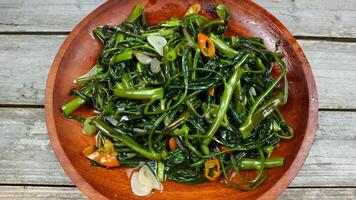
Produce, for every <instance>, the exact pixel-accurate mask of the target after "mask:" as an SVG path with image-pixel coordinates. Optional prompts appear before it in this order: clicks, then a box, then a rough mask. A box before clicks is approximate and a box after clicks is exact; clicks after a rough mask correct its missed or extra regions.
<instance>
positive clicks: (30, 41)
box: [0, 35, 356, 109]
mask: <svg viewBox="0 0 356 200" xmlns="http://www.w3.org/2000/svg"><path fill="white" fill-rule="evenodd" d="M64 38H65V36H53V35H45V36H33V35H0V63H1V69H2V73H0V104H30V105H33V104H35V105H43V97H44V89H45V83H46V78H47V74H48V71H49V68H50V65H51V62H52V60H53V58H54V56H55V54H56V52H57V50H58V48H59V46H60V44H61V43H62V41H63V40H64ZM34 41H36V42H34ZM299 42H300V44H301V46H302V48H303V49H304V51H305V53H306V56H307V57H308V59H309V61H310V64H311V66H312V69H313V72H314V76H315V78H316V82H317V88H318V92H319V102H320V103H319V105H320V108H345V109H355V108H356V102H355V101H353V100H354V97H355V96H356V86H355V84H354V83H355V82H356V68H355V65H354V61H355V59H356V43H343V42H329V41H309V40H300V41H299ZM331 86H332V87H331Z"/></svg>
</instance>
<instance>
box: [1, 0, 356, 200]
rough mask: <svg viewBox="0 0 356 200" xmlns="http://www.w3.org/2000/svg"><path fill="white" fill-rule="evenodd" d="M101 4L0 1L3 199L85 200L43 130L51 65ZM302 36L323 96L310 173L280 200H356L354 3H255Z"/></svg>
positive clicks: (54, 0) (260, 0)
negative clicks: (73, 32)
mask: <svg viewBox="0 0 356 200" xmlns="http://www.w3.org/2000/svg"><path fill="white" fill-rule="evenodd" d="M103 2H104V1H103V0H60V1H58V0H26V1H25V0H0V69H1V71H0V138H1V139H0V199H51V200H55V199H86V197H85V196H84V195H83V194H82V193H81V192H80V191H79V190H78V189H77V188H76V187H75V186H74V185H73V183H72V182H71V181H70V179H69V178H68V177H67V175H66V174H65V173H64V172H63V170H62V168H61V167H60V165H59V163H58V161H57V159H56V158H55V156H54V154H53V151H52V148H51V145H50V142H49V140H48V136H47V133H46V128H45V120H44V109H43V97H44V90H45V83H46V78H47V74H48V71H49V68H50V66H51V62H52V60H53V58H54V56H55V53H56V52H57V50H58V48H59V46H60V44H61V43H62V42H63V40H64V39H65V37H66V36H67V34H68V33H69V32H70V31H71V30H72V29H73V27H74V26H75V25H76V24H77V23H78V22H79V21H80V20H81V19H82V18H83V17H84V16H86V15H87V14H88V13H89V12H90V11H92V10H93V9H95V8H96V7H97V6H99V5H100V4H102V3H103ZM256 2H257V3H259V4H260V5H262V6H263V7H265V8H266V9H268V10H269V11H270V12H272V13H273V14H274V15H275V16H277V17H278V18H279V19H280V20H281V21H282V22H283V23H284V24H285V25H286V26H287V28H288V29H289V30H290V31H291V32H292V33H293V34H294V35H295V36H296V38H297V39H298V42H299V43H300V45H301V46H302V48H303V50H304V51H305V53H306V56H307V57H308V59H309V62H310V64H311V66H312V69H313V72H314V76H315V78H316V83H317V88H318V93H319V111H320V112H319V125H318V131H317V135H316V139H315V141H314V145H313V147H312V150H311V152H310V154H309V157H308V159H307V161H306V162H305V164H304V167H303V168H302V170H301V171H300V172H299V175H298V176H297V177H296V178H295V180H294V181H293V183H292V184H291V185H290V187H289V188H288V189H287V190H286V191H285V192H284V193H283V194H282V196H281V197H280V199H298V200H299V199H315V198H319V199H356V86H355V84H356V64H355V63H356V62H355V61H356V1H355V0H338V1H336V0H256Z"/></svg>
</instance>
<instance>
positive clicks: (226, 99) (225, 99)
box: [201, 54, 249, 155]
mask: <svg viewBox="0 0 356 200" xmlns="http://www.w3.org/2000/svg"><path fill="white" fill-rule="evenodd" d="M248 57H249V54H246V55H245V56H243V57H242V58H241V60H240V61H239V62H238V63H237V64H236V65H235V69H234V73H233V74H232V76H231V77H230V80H229V82H228V83H227V84H226V85H225V89H224V93H223V96H222V98H221V100H220V106H219V110H218V113H217V115H216V117H215V119H214V122H213V124H212V125H211V126H210V128H209V131H208V132H207V134H206V135H207V136H208V137H209V138H206V139H204V140H203V144H202V146H201V147H202V150H203V152H204V153H205V154H206V155H209V148H208V145H209V143H210V142H211V140H212V139H211V138H213V137H214V135H215V133H216V131H217V130H218V128H219V127H220V126H221V123H222V121H223V119H224V116H225V114H226V111H227V109H228V107H229V105H230V102H231V98H232V95H233V93H234V90H235V88H236V85H237V83H238V82H239V80H240V77H241V75H242V71H243V70H242V68H241V65H242V64H243V63H244V62H245V61H246V59H247V58H248Z"/></svg>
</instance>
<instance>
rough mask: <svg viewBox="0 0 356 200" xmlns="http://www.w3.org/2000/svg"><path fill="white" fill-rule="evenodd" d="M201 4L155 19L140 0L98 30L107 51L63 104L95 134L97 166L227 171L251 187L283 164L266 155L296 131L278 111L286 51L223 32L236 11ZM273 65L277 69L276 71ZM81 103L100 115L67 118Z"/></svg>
mask: <svg viewBox="0 0 356 200" xmlns="http://www.w3.org/2000/svg"><path fill="white" fill-rule="evenodd" d="M199 10H200V6H199V5H193V6H192V7H190V9H189V10H188V11H187V13H186V15H185V16H184V17H183V19H181V20H180V19H176V18H172V19H171V20H169V21H163V22H161V23H159V24H156V25H153V26H149V25H148V24H147V23H146V20H145V16H144V12H143V8H142V6H141V5H137V6H136V7H135V9H134V10H133V12H132V14H131V15H130V17H129V18H128V19H127V20H126V21H125V22H123V23H121V24H120V25H105V26H103V27H98V28H96V29H95V30H94V33H95V35H96V37H97V38H98V39H99V40H100V41H101V42H102V43H103V51H102V52H101V54H100V57H99V59H98V61H97V64H96V65H95V66H94V68H93V69H92V70H91V71H90V72H89V73H88V74H86V75H84V76H82V77H80V78H78V79H77V80H75V82H76V83H77V84H78V85H79V87H78V89H73V95H74V96H76V97H75V98H74V99H73V100H72V101H70V102H68V103H67V104H65V105H63V107H62V111H63V113H64V114H65V115H66V116H67V117H69V118H74V119H78V120H79V121H81V122H83V123H84V131H85V132H86V133H87V134H88V135H93V134H96V144H95V145H94V146H90V147H88V148H86V149H85V150H84V151H83V153H84V155H86V156H87V157H88V158H89V159H90V160H91V162H92V163H93V164H96V165H99V166H104V167H115V166H118V165H120V166H127V167H136V166H141V165H143V164H147V165H149V166H151V168H152V169H154V170H155V174H156V176H157V177H158V179H159V180H160V181H164V180H166V179H169V180H175V181H177V182H181V183H186V184H193V183H200V182H203V181H207V180H210V181H214V180H216V179H217V178H218V177H219V176H221V174H223V176H224V178H225V179H226V182H227V183H228V184H229V185H230V186H233V187H236V188H238V189H242V190H251V189H255V188H256V187H258V186H259V185H260V184H261V183H262V182H263V181H264V180H265V179H266V177H267V175H266V173H265V170H264V169H266V168H274V167H280V166H282V165H283V160H284V158H280V157H278V158H269V156H270V155H271V153H272V152H273V150H274V148H276V147H277V146H278V144H279V142H280V140H281V139H290V138H292V137H293V130H292V129H291V128H290V127H289V126H288V125H287V124H286V122H285V121H284V119H283V116H282V115H281V113H280V112H279V111H278V106H281V105H284V104H285V103H286V102H287V96H288V94H287V91H288V82H287V78H286V66H285V64H284V62H283V61H282V60H281V58H282V57H283V54H282V53H280V52H277V50H278V45H276V50H275V51H270V50H269V49H267V47H266V46H265V45H264V44H263V41H262V39H260V38H250V37H240V36H226V35H224V33H225V32H226V30H227V28H228V27H227V26H228V20H229V18H230V17H231V16H230V12H229V10H228V8H226V7H225V6H224V5H223V4H217V5H216V7H215V9H214V11H213V12H209V13H210V14H212V15H214V19H208V18H206V17H204V16H202V15H200V14H199ZM272 68H279V71H280V74H278V75H277V76H275V77H273V76H272V75H271V71H272ZM82 104H88V105H91V106H93V107H94V109H95V110H96V111H98V115H96V116H93V117H91V118H88V119H82V118H80V117H78V116H73V115H71V113H72V112H73V111H75V110H76V109H77V108H78V107H79V106H80V105H82ZM96 130H99V131H98V133H96ZM93 153H96V156H99V155H100V156H101V157H100V158H103V157H104V158H107V159H108V160H109V161H110V162H109V163H108V162H101V160H100V159H99V158H98V157H95V158H94V157H93ZM106 161H107V160H106ZM111 161H113V162H111ZM241 170H256V177H255V178H253V179H249V180H247V179H246V178H245V177H243V176H242V175H241V173H240V171H241ZM232 172H236V174H237V176H238V178H239V181H238V182H233V181H232V180H231V173H232Z"/></svg>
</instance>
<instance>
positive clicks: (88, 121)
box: [83, 116, 98, 135]
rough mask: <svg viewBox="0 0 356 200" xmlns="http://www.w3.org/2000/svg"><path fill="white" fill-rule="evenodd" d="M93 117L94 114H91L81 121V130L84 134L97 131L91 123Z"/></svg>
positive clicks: (92, 133)
mask: <svg viewBox="0 0 356 200" xmlns="http://www.w3.org/2000/svg"><path fill="white" fill-rule="evenodd" d="M95 118H96V117H95V116H92V117H88V118H87V119H85V121H84V123H83V132H84V134H85V135H95V134H96V133H97V132H98V129H97V128H96V127H95V126H94V125H92V124H91V122H92V121H93V119H95Z"/></svg>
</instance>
